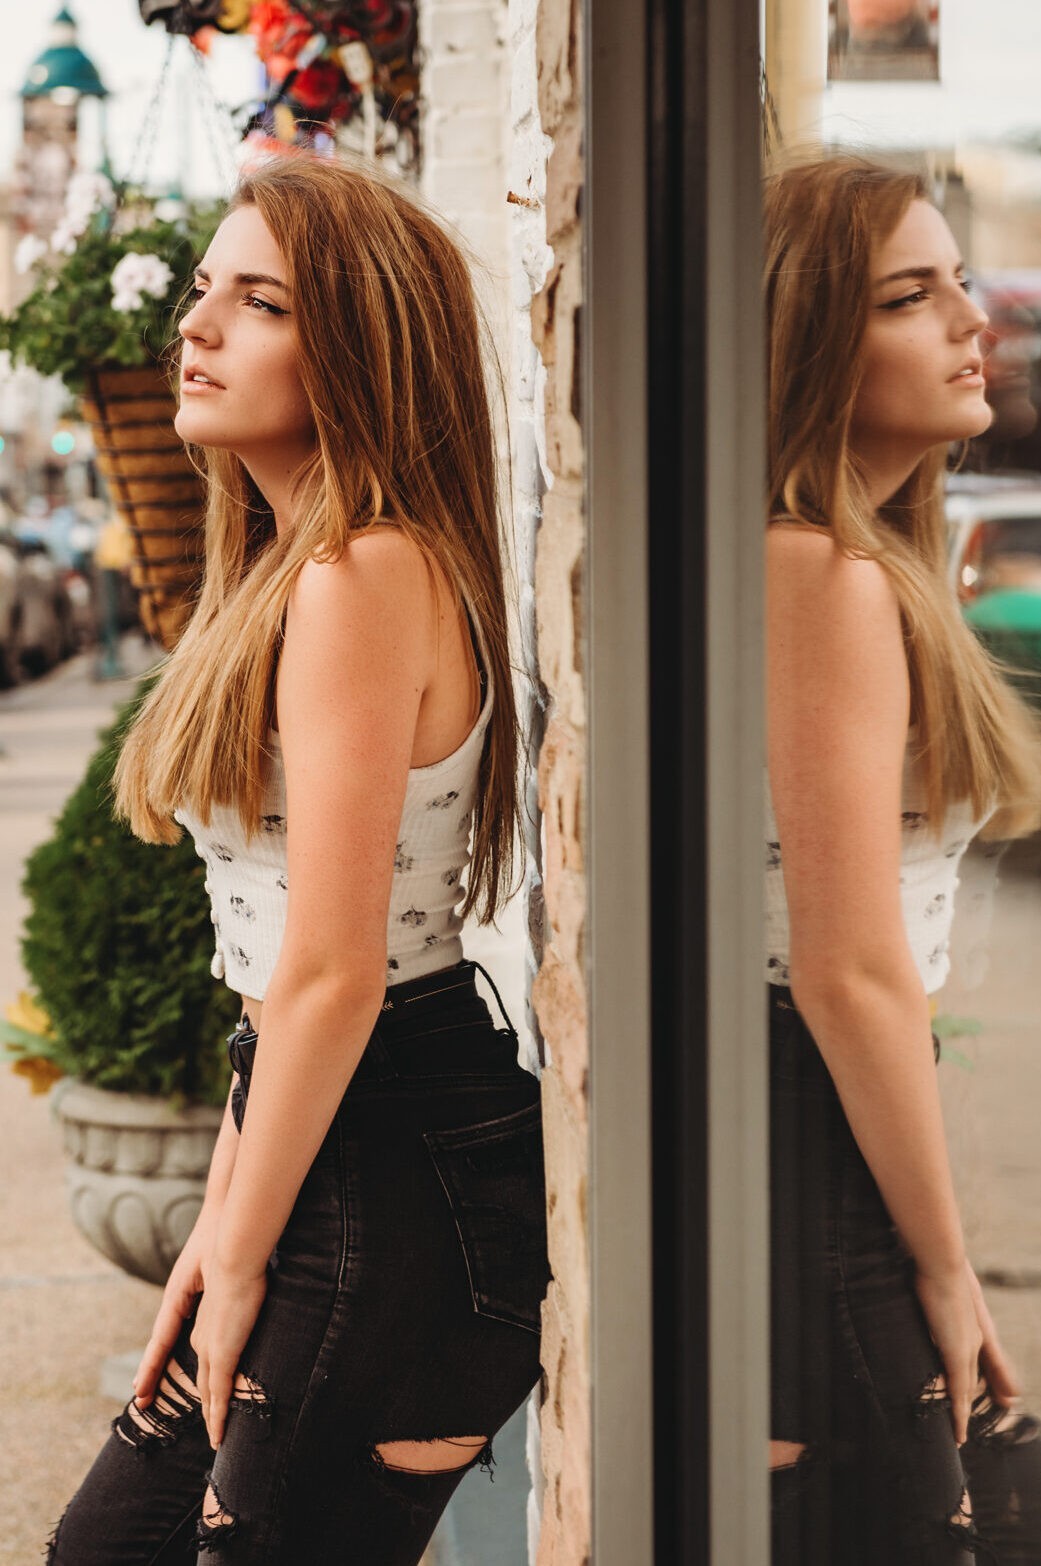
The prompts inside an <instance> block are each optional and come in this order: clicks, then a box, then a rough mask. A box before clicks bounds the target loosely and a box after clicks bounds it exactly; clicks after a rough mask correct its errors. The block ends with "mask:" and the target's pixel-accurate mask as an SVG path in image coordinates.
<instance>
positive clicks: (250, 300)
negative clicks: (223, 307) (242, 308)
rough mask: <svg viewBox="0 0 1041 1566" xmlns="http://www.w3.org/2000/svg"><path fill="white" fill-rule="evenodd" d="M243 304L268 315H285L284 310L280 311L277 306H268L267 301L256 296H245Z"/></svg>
mask: <svg viewBox="0 0 1041 1566" xmlns="http://www.w3.org/2000/svg"><path fill="white" fill-rule="evenodd" d="M243 303H244V304H248V305H253V306H254V307H255V308H256V309H258V310H266V311H267V312H268V314H269V315H285V313H286V312H285V311H284V310H280V309H279V308H278V306H277V305H273V304H270V303H269V302H268V300H266V299H261V298H259V296H258V295H257V294H247V295H246V297H245V299H244V301H243Z"/></svg>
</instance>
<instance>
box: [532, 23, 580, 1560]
mask: <svg viewBox="0 0 1041 1566" xmlns="http://www.w3.org/2000/svg"><path fill="white" fill-rule="evenodd" d="M580 15H581V11H580V0H543V3H542V5H541V6H540V8H539V12H538V19H537V25H536V33H535V60H536V71H537V81H538V108H539V116H540V119H541V129H542V133H543V135H544V136H548V137H549V138H551V140H552V144H553V146H552V151H551V153H550V155H549V161H548V167H547V170H546V186H545V223H546V240H547V242H548V244H549V246H550V247H551V249H552V253H553V259H552V264H551V266H550V269H549V272H548V274H547V276H546V278H545V282H544V283H543V286H542V288H541V289H540V291H539V292H538V294H537V295H536V296H535V297H534V299H533V300H532V306H531V325H532V338H533V341H534V344H535V346H536V348H537V350H538V352H539V355H540V359H541V363H542V366H543V368H544V373H545V450H546V462H547V466H548V468H549V471H550V472H551V473H552V475H553V484H552V488H551V489H549V490H548V492H547V493H546V495H545V496H544V499H543V509H542V520H541V525H540V528H539V532H538V540H537V548H536V559H535V611H536V622H537V630H538V650H539V676H540V679H541V681H542V683H543V686H544V688H545V691H546V694H547V697H548V713H547V718H546V724H545V732H544V736H543V740H542V747H541V752H540V755H539V764H538V788H539V803H540V806H541V809H542V821H543V838H544V850H543V852H544V865H543V877H544V896H545V906H546V929H545V948H544V954H543V960H542V966H541V968H540V970H539V972H538V975H537V977H536V980H535V985H534V991H533V998H534V1003H535V1012H536V1016H537V1019H538V1022H539V1026H540V1028H541V1031H542V1035H543V1037H544V1039H545V1042H546V1069H545V1071H544V1074H543V1078H542V1092H543V1106H544V1116H545V1128H546V1165H547V1179H548V1203H549V1222H550V1259H551V1262H552V1266H553V1274H554V1281H553V1283H552V1284H551V1286H550V1290H549V1294H548V1296H547V1299H546V1303H545V1305H544V1307H543V1351H542V1361H543V1366H544V1369H545V1373H546V1397H545V1402H544V1405H543V1411H542V1458H543V1471H544V1474H545V1481H546V1490H545V1497H544V1501H543V1510H542V1527H541V1533H540V1540H539V1552H538V1563H539V1566H583V1563H584V1562H587V1561H588V1560H589V1559H590V1558H591V1557H590V1476H591V1450H590V1380H589V1256H588V1236H587V1223H586V1209H587V1203H586V1194H587V1179H588V1162H589V1159H588V1059H589V1056H588V1037H587V1012H586V974H585V917H586V879H585V864H584V858H583V843H584V840H585V782H586V778H585V756H586V692H585V674H584V661H583V637H584V626H583V623H582V605H583V600H584V591H583V589H584V578H585V568H586V557H585V539H586V522H585V497H584V475H583V444H582V426H581V417H582V409H581V396H580V392H581V377H580V347H581V338H580V327H581V307H582V231H581V222H580V216H579V197H580V193H581V190H582V180H583V167H582V109H581V104H582V100H581V81H580V75H579V68H580V59H581V52H580V36H579V26H580Z"/></svg>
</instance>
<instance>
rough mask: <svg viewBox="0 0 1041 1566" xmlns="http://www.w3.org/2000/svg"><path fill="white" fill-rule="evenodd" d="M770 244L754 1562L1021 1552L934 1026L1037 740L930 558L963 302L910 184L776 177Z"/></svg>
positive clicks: (936, 546) (841, 1564) (1001, 1375)
mask: <svg viewBox="0 0 1041 1566" xmlns="http://www.w3.org/2000/svg"><path fill="white" fill-rule="evenodd" d="M766 244H767V266H766V293H767V308H768V322H769V404H770V437H769V438H770V448H769V482H770V526H769V528H768V531H767V543H766V552H767V652H768V763H769V766H768V770H769V785H770V796H771V803H770V810H769V813H768V820H767V933H768V956H767V964H768V966H767V978H768V979H769V981H770V987H769V997H770V1017H771V1071H772V1151H771V1158H772V1171H771V1174H772V1237H771V1242H772V1257H773V1261H772V1270H773V1283H772V1291H773V1293H772V1363H773V1392H772V1414H771V1432H770V1433H771V1437H772V1439H771V1442H770V1466H771V1470H772V1490H773V1502H774V1563H775V1566H882V1563H886V1566H897V1563H900V1566H903V1563H907V1566H912V1563H914V1566H956V1563H957V1566H968V1562H969V1561H970V1560H972V1559H973V1557H976V1558H980V1559H984V1560H993V1561H995V1562H998V1563H1000V1566H1012V1563H1017V1566H1018V1563H1025V1562H1035V1563H1036V1562H1041V1443H1039V1441H1038V1425H1037V1423H1036V1421H1034V1420H1033V1419H1031V1418H1029V1417H1028V1416H1025V1415H1023V1414H1021V1413H1020V1412H1019V1411H1018V1409H1017V1407H1016V1393H1017V1382H1016V1377H1015V1373H1014V1372H1013V1370H1012V1368H1011V1366H1010V1365H1009V1363H1008V1360H1007V1359H1006V1356H1005V1354H1004V1352H1003V1350H1002V1347H1001V1344H1000V1343H999V1341H998V1338H997V1335H996V1333H995V1330H994V1324H993V1322H992V1320H991V1318H990V1315H989V1314H988V1311H987V1308H986V1305H985V1303H984V1300H983V1296H982V1293H981V1291H980V1286H979V1284H978V1282H977V1280H976V1278H975V1275H974V1273H973V1271H972V1268H971V1266H970V1264H969V1261H968V1259H967V1257H966V1254H965V1246H964V1241H963V1237H962V1228H961V1223H960V1221H959V1216H958V1210H957V1207H956V1205H955V1198H954V1191H953V1186H952V1179H951V1170H950V1166H949V1162H948V1155H947V1149H946V1145H945V1140H944V1131H943V1125H942V1121H941V1113H940V1100H939V1095H938V1091H937V1078H936V1066H935V1058H934V1040H933V1038H932V1036H931V1029H930V1016H931V1012H930V997H931V996H932V995H934V993H935V992H936V991H937V990H938V989H939V987H940V986H941V985H942V983H943V981H944V978H945V976H946V973H947V969H948V957H947V938H948V933H949V929H950V923H951V915H952V904H953V898H954V891H955V887H956V886H957V870H958V863H959V860H960V858H961V855H962V854H963V852H964V851H965V848H966V847H967V845H968V843H969V841H970V840H971V838H972V837H973V836H974V835H975V834H976V833H977V832H978V831H980V830H981V829H982V828H984V826H985V828H986V835H987V836H988V837H993V838H1009V837H1015V836H1020V835H1024V834H1026V833H1028V832H1029V831H1031V830H1033V829H1034V828H1036V826H1037V825H1038V822H1039V819H1041V743H1039V740H1038V735H1037V731H1036V728H1035V727H1034V725H1033V723H1032V721H1031V719H1030V718H1029V716H1028V713H1027V710H1026V709H1025V708H1024V707H1023V706H1022V705H1021V704H1020V702H1019V700H1018V699H1017V698H1016V697H1015V696H1014V695H1013V694H1012V693H1011V691H1010V689H1009V687H1008V686H1007V685H1006V684H1005V683H1004V682H1003V680H1002V678H1001V676H1000V675H999V673H998V672H997V671H996V670H995V668H994V666H993V665H992V664H991V662H990V661H989V659H988V657H987V656H986V654H985V653H984V652H983V650H982V649H981V647H980V645H979V644H978V643H977V642H976V640H975V639H974V637H973V636H972V634H971V633H970V632H969V631H968V629H967V628H966V627H965V626H964V625H963V624H962V623H961V620H960V616H959V611H958V607H957V604H956V602H955V599H954V595H953V593H952V592H951V591H950V589H949V586H948V583H947V578H946V548H945V524H944V512H943V497H942V474H943V471H944V466H945V458H946V454H947V450H948V446H949V443H951V442H956V441H963V440H966V439H968V438H969V437H971V436H974V435H978V434H979V433H980V432H981V431H983V430H985V429H986V428H987V426H988V424H989V423H990V418H991V413H990V409H989V408H988V406H987V403H986V402H985V400H984V384H983V376H982V374H981V354H982V349H981V345H980V333H981V332H982V330H983V328H984V327H985V325H986V316H985V315H984V314H983V312H982V311H981V310H980V309H979V307H978V306H977V305H976V304H975V302H974V301H973V298H972V293H971V285H970V282H969V280H968V279H967V277H966V275H965V270H964V267H963V264H962V260H961V258H960V256H959V253H958V249H957V246H956V244H955V241H954V239H953V237H952V235H951V232H950V230H949V229H948V227H947V225H946V223H945V222H944V220H943V218H942V217H941V216H940V214H939V212H938V211H937V210H936V209H935V208H934V207H933V206H932V205H931V204H930V203H929V201H928V200H927V199H926V189H925V187H924V185H923V184H922V182H921V181H920V180H918V179H917V178H915V177H913V176H911V175H907V174H899V173H894V172H891V171H887V170H884V169H882V168H878V167H875V166H873V165H872V164H870V163H866V162H862V161H859V160H856V159H849V158H837V159H834V160H829V161H824V162H818V163H813V164H809V165H805V166H802V167H794V168H791V169H789V170H787V171H786V172H783V173H781V174H778V175H776V176H774V177H773V178H772V180H771V181H770V182H769V184H768V190H767V198H766ZM988 1551H989V1553H988Z"/></svg>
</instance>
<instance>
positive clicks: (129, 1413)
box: [112, 1359, 271, 1449]
mask: <svg viewBox="0 0 1041 1566" xmlns="http://www.w3.org/2000/svg"><path fill="white" fill-rule="evenodd" d="M230 1406H231V1407H232V1408H237V1409H240V1410H241V1411H243V1412H246V1413H253V1414H259V1415H260V1416H261V1417H262V1418H264V1417H269V1416H270V1413H271V1400H270V1398H269V1397H268V1395H267V1392H266V1391H265V1390H264V1388H263V1386H262V1385H261V1383H260V1382H259V1381H257V1379H256V1378H255V1377H254V1376H251V1375H248V1374H247V1373H246V1372H245V1371H239V1373H238V1375H237V1376H236V1377H235V1385H234V1388H233V1389H232V1394H231V1405H230ZM201 1417H202V1403H201V1400H200V1398H199V1391H198V1388H197V1387H196V1385H195V1382H194V1381H193V1380H192V1378H191V1376H190V1375H189V1374H188V1372H187V1371H186V1370H185V1368H184V1366H183V1365H180V1364H178V1362H177V1360H175V1359H171V1360H170V1362H169V1363H168V1365H167V1367H166V1369H165V1370H164V1371H163V1374H162V1376H161V1378H160V1381H159V1385H158V1386H157V1387H156V1390H155V1396H154V1397H153V1399H152V1401H151V1402H150V1403H149V1404H148V1405H147V1406H146V1407H145V1408H140V1407H139V1406H138V1404H137V1402H136V1400H135V1399H134V1398H131V1400H130V1402H129V1403H128V1404H127V1406H126V1408H125V1409H124V1410H123V1412H122V1414H120V1415H119V1416H118V1417H117V1418H116V1419H114V1420H113V1422H112V1429H113V1431H114V1432H115V1434H116V1435H117V1436H118V1437H119V1438H120V1440H122V1441H125V1442H126V1444H127V1445H128V1446H134V1447H137V1448H138V1449H142V1448H144V1447H146V1446H148V1445H150V1444H151V1443H153V1442H158V1443H159V1445H161V1446H166V1445H169V1444H170V1443H171V1442H172V1441H175V1440H176V1439H177V1436H178V1434H179V1433H180V1427H181V1425H182V1423H183V1421H184V1420H186V1419H188V1420H192V1421H194V1420H197V1419H201Z"/></svg>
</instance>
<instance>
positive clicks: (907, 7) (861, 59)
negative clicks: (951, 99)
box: [828, 0, 940, 82]
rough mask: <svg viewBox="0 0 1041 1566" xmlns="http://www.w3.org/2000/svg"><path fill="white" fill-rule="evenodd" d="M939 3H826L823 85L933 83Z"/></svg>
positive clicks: (936, 75) (831, 0)
mask: <svg viewBox="0 0 1041 1566" xmlns="http://www.w3.org/2000/svg"><path fill="white" fill-rule="evenodd" d="M939 13H940V0H828V80H829V81H833V82H835V81H844V82H935V81H938V80H939V77H940V50H939V33H940V16H939Z"/></svg>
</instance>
